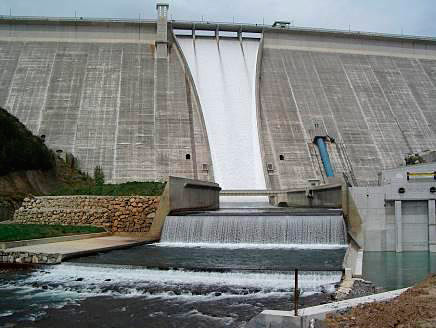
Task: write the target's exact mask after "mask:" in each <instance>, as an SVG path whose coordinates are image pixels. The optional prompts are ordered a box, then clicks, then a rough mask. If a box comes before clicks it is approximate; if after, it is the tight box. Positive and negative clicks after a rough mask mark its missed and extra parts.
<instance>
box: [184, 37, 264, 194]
mask: <svg viewBox="0 0 436 328" xmlns="http://www.w3.org/2000/svg"><path fill="white" fill-rule="evenodd" d="M178 39H179V43H180V45H181V47H182V50H183V53H184V54H185V57H186V59H187V61H188V64H189V68H190V70H191V72H192V75H193V78H194V81H195V85H196V88H197V90H198V94H199V98H200V103H201V106H202V110H203V115H204V119H205V123H206V128H207V133H208V138H209V143H210V148H211V154H212V162H213V169H214V175H215V181H216V182H217V183H219V184H220V186H221V187H222V188H223V189H265V178H264V175H263V169H262V159H261V153H260V146H259V137H258V129H257V121H256V101H255V88H254V86H255V75H256V59H257V52H258V47H259V41H258V40H254V39H253V40H250V39H244V40H242V41H240V40H239V39H236V38H221V39H220V40H219V42H217V40H216V39H215V38H206V37H197V38H196V39H195V41H194V40H193V38H191V37H189V38H188V37H179V38H178Z"/></svg>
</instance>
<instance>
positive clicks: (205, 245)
mask: <svg viewBox="0 0 436 328" xmlns="http://www.w3.org/2000/svg"><path fill="white" fill-rule="evenodd" d="M153 245H156V246H159V247H176V248H177V247H178V248H197V247H198V248H225V249H242V248H244V249H247V248H248V249H250V248H251V249H254V248H257V249H259V248H260V249H338V248H347V247H348V246H347V245H344V244H248V243H225V244H219V243H177V242H169V243H166V242H160V243H157V244H153Z"/></svg>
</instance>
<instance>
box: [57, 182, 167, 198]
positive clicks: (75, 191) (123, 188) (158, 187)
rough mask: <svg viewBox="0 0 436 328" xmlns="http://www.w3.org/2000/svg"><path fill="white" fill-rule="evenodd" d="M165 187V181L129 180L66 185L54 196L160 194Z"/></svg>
mask: <svg viewBox="0 0 436 328" xmlns="http://www.w3.org/2000/svg"><path fill="white" fill-rule="evenodd" d="M164 188H165V183H163V182H127V183H122V184H103V185H92V186H88V187H79V188H71V187H64V188H61V189H59V190H57V191H55V192H53V193H51V195H52V196H68V195H94V196H160V195H161V194H162V192H163V190H164Z"/></svg>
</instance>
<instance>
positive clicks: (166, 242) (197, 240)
mask: <svg viewBox="0 0 436 328" xmlns="http://www.w3.org/2000/svg"><path fill="white" fill-rule="evenodd" d="M345 231H346V230H345V224H344V220H343V218H342V216H339V215H336V216H287V215H282V216H272V215H270V216H243V215H238V216H169V217H167V218H166V220H165V225H164V229H163V233H162V238H161V245H163V246H181V245H183V246H185V247H189V246H209V247H245V248H246V247H260V248H263V247H278V248H280V247H290V248H293V247H295V248H298V247H301V248H328V247H341V246H345V245H346V242H345Z"/></svg>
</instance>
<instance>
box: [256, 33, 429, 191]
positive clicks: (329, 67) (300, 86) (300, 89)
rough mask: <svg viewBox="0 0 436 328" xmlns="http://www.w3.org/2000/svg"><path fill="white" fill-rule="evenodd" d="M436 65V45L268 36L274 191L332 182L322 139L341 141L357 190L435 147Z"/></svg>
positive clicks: (266, 101) (338, 149)
mask: <svg viewBox="0 0 436 328" xmlns="http://www.w3.org/2000/svg"><path fill="white" fill-rule="evenodd" d="M399 55H401V56H402V57H399ZM435 68H436V49H435V47H434V46H429V47H417V46H416V47H415V46H413V45H412V44H404V47H403V46H401V47H400V43H399V42H398V41H396V40H387V39H386V40H383V41H380V40H378V41H373V40H366V41H365V42H359V41H358V40H357V38H356V39H353V38H352V37H350V39H348V40H345V39H344V38H342V37H329V36H327V35H322V34H319V35H304V34H298V33H291V32H289V33H284V32H283V33H278V32H272V31H268V32H265V34H264V49H263V53H262V65H261V72H260V76H259V81H258V83H259V84H260V87H259V92H260V101H259V111H260V117H261V125H260V126H261V131H260V133H261V134H262V136H261V140H262V147H263V150H264V151H263V154H264V165H267V164H268V163H270V164H272V166H273V170H270V172H269V173H268V179H269V182H270V185H271V188H272V189H283V188H290V187H298V186H305V185H307V181H308V180H309V179H314V178H316V179H319V180H320V181H321V182H323V183H325V182H326V181H327V179H326V175H325V172H324V170H323V167H322V163H321V161H320V156H319V153H318V150H317V149H316V147H314V145H313V138H314V136H316V135H328V136H330V137H331V138H332V139H333V140H334V142H333V141H332V142H329V143H328V145H327V146H328V151H329V155H330V158H331V161H332V165H333V168H334V172H335V175H336V176H342V174H346V175H347V177H348V180H349V181H350V182H351V183H352V184H353V185H358V186H367V185H368V184H369V185H374V184H376V182H377V172H379V171H380V170H383V169H387V168H394V167H398V166H399V165H400V164H401V163H404V157H405V155H407V154H408V153H410V152H413V153H416V152H420V151H423V150H426V149H435V148H436V141H435V140H436V138H435V136H436V114H435V113H436V105H435V104H436V102H434V101H432V100H431V99H433V98H434V97H435V95H436V79H435V76H434V74H433V73H432V72H434V70H435ZM280 155H283V157H282V158H280Z"/></svg>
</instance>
